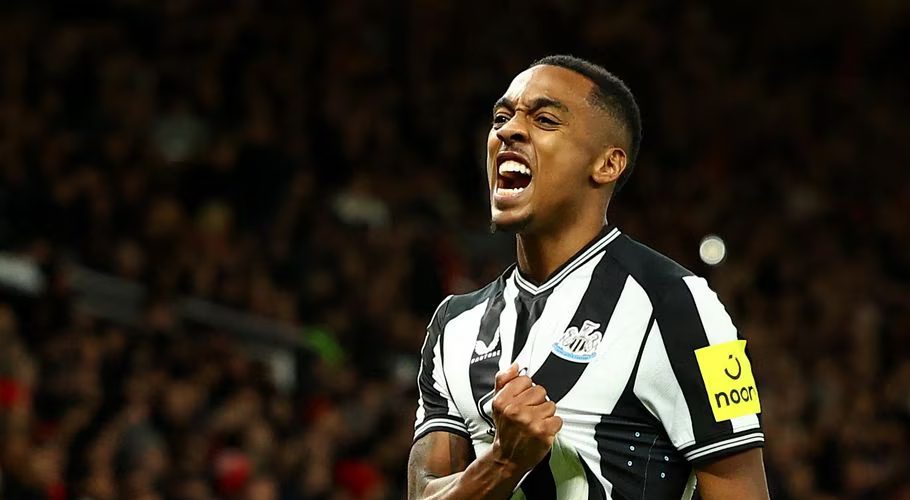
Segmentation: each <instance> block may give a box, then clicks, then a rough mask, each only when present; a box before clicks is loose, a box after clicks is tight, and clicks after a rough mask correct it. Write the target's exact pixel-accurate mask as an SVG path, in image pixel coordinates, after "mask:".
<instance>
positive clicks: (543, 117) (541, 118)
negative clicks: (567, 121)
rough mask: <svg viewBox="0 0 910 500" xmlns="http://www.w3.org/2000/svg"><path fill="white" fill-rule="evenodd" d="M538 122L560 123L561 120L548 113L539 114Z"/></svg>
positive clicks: (545, 123) (546, 123)
mask: <svg viewBox="0 0 910 500" xmlns="http://www.w3.org/2000/svg"><path fill="white" fill-rule="evenodd" d="M537 122H538V123H542V124H544V125H551V126H552V125H559V122H558V121H556V120H555V119H553V118H551V117H549V116H547V115H539V116H538V117H537Z"/></svg>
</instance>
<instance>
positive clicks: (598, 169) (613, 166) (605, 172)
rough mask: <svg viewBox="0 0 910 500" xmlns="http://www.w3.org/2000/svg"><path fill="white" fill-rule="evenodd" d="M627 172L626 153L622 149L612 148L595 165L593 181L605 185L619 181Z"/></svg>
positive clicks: (592, 175)
mask: <svg viewBox="0 0 910 500" xmlns="http://www.w3.org/2000/svg"><path fill="white" fill-rule="evenodd" d="M625 170H626V152H625V150H623V149H622V148H617V147H610V148H607V150H606V151H604V153H603V155H601V157H600V158H599V159H598V161H597V163H596V164H595V165H594V172H592V173H591V180H593V181H594V182H595V183H597V184H600V185H603V184H609V183H611V182H614V181H616V179H619V176H620V175H622V173H623V172H624V171H625Z"/></svg>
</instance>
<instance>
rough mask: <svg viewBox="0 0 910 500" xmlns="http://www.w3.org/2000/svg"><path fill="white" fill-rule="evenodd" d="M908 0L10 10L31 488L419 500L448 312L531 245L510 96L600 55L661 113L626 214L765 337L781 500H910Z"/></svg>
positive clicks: (8, 368)
mask: <svg viewBox="0 0 910 500" xmlns="http://www.w3.org/2000/svg"><path fill="white" fill-rule="evenodd" d="M816 4H817V5H816ZM908 5H910V4H907V3H906V2H900V1H896V0H892V1H887V0H882V1H875V2H843V3H842V4H839V3H838V4H828V3H817V2H808V1H800V0H796V1H792V2H787V3H786V5H784V4H779V5H777V6H776V7H775V6H774V5H773V3H772V4H757V3H755V2H706V1H693V2H685V3H680V2H668V1H663V2H650V3H649V2H634V1H617V2H601V3H596V4H595V3H593V2H592V3H591V4H582V3H578V4H572V3H567V2H562V1H558V0H530V1H528V2H523V3H517V2H506V3H505V4H502V5H498V6H496V7H493V6H491V5H488V4H487V3H484V2H469V1H461V0H412V1H409V2H408V1H393V2H368V3H367V4H361V3H354V2H350V1H337V2H326V3H316V2H293V1H259V2H256V1H236V2H216V1H214V0H212V1H202V0H199V1H195V0H166V1H160V2H158V1H143V0H119V1H110V2H101V1H85V2H48V1H24V0H23V1H7V2H4V3H3V7H2V8H0V248H2V251H3V252H2V254H0V283H2V285H0V290H2V291H0V496H2V498H6V499H20V498H21V499H24V498H29V499H31V498H53V499H63V498H73V499H75V498H92V499H113V498H131V499H152V498H179V499H204V498H232V499H233V498H237V499H272V498H281V499H296V498H301V499H334V500H340V499H350V498H354V499H360V498H363V499H373V498H401V497H402V495H403V493H402V491H403V490H402V488H403V487H404V478H405V474H404V467H405V463H406V458H407V453H408V449H409V446H410V438H411V432H412V427H411V426H412V422H413V412H414V406H415V387H414V377H415V370H416V362H417V353H418V349H419V346H420V343H421V341H422V337H423V331H424V326H425V323H426V321H427V319H428V317H429V314H430V313H431V312H432V310H433V308H434V306H435V305H436V304H437V302H438V301H439V300H440V299H441V298H442V297H444V296H445V295H446V294H448V293H454V292H458V291H464V290H467V289H470V288H472V287H474V286H476V285H478V284H480V283H484V282H485V281H486V280H489V279H491V278H492V277H494V276H495V275H496V274H497V273H498V272H499V271H500V270H501V269H502V267H503V266H504V265H505V264H506V263H507V262H509V260H510V257H511V253H512V248H511V245H510V239H509V238H508V237H504V236H490V235H488V234H487V232H486V226H487V224H486V217H487V207H486V201H485V200H486V193H485V191H484V190H485V186H484V180H483V174H482V170H481V165H482V163H481V161H482V154H483V147H482V145H483V138H484V136H485V133H486V130H487V127H488V125H489V109H490V106H491V103H492V102H493V101H494V100H495V98H496V97H498V96H499V95H500V93H501V92H502V91H503V90H504V89H505V88H506V86H507V85H508V82H509V81H510V79H511V77H512V76H513V75H514V74H515V73H516V72H518V71H520V70H521V69H522V68H523V67H525V66H526V65H527V64H528V63H529V62H530V61H531V60H533V59H535V58H537V57H540V56H542V55H546V54H549V53H558V52H571V53H574V54H576V55H580V56H583V57H589V58H591V59H593V60H595V61H596V62H599V63H602V64H604V65H605V66H606V67H607V68H608V69H610V70H612V71H614V72H616V73H617V74H618V75H620V76H621V77H622V78H624V79H625V80H626V81H627V83H628V84H629V85H630V86H631V88H632V89H633V91H634V92H635V93H636V95H637V97H638V99H639V103H640V105H641V108H642V111H643V117H644V124H645V139H644V144H643V152H642V155H641V160H640V163H639V166H638V168H637V171H636V172H635V175H634V176H633V177H632V180H631V182H630V184H629V185H628V186H627V187H626V189H625V190H624V191H623V192H622V193H621V194H620V195H619V197H618V199H617V200H616V201H615V203H614V206H613V208H612V210H613V212H612V215H611V219H612V222H615V223H617V224H618V225H619V226H620V227H622V228H623V229H624V230H625V231H626V232H628V233H630V234H632V235H634V236H636V237H637V238H639V239H640V240H642V241H644V242H645V243H648V244H649V245H651V246H654V247H655V248H657V249H659V250H661V251H663V252H664V253H667V254H668V255H670V256H671V257H673V258H675V259H677V260H678V261H680V262H681V263H683V264H685V265H687V266H688V267H690V268H691V269H693V270H695V271H696V272H698V273H701V274H704V275H706V276H707V277H708V278H709V281H710V282H711V284H712V286H713V287H714V288H715V289H716V290H717V291H718V292H719V294H720V296H721V297H722V299H723V300H724V301H725V303H726V304H727V307H728V309H729V310H730V311H731V313H732V315H733V317H734V319H735V321H736V323H737V324H738V325H739V327H740V329H741V330H742V332H743V333H744V335H745V336H746V337H747V338H748V339H749V342H750V346H751V352H752V356H753V357H754V359H755V362H754V366H755V371H756V373H757V378H758V379H759V381H760V384H761V388H762V407H763V409H764V421H765V425H766V428H767V436H768V445H767V447H766V450H765V457H766V462H767V468H768V476H769V481H770V484H771V488H772V496H773V498H776V499H827V498H857V499H860V498H876V499H879V498H910V480H908V477H910V475H908V472H910V458H908V456H910V454H908V452H907V449H908V446H907V445H908V439H910V434H908V431H910V427H908V426H910V359H908V357H907V356H906V354H905V353H906V352H907V351H908V347H910V346H908V344H910V337H908V336H907V332H908V329H910V315H908V314H907V311H908V310H910V287H908V281H910V279H908V278H910V259H908V257H907V249H908V248H910V224H908V215H907V214H910V183H907V182H906V180H905V179H906V176H905V168H906V159H907V158H908V157H910V146H908V145H910V140H908V139H910V120H907V118H906V113H907V109H908V104H910V98H908V95H910V94H908V92H907V89H908V88H910V70H908V68H910V65H908V64H907V62H908V59H907V57H908V52H907V51H908V47H910V22H908V19H910V8H908ZM709 233H716V234H719V235H720V236H721V237H723V238H724V239H725V241H726V243H727V248H728V256H727V260H726V261H725V262H724V263H723V264H721V265H720V266H717V267H714V268H709V267H707V266H705V265H704V264H702V263H701V262H700V261H699V259H698V254H697V247H698V242H699V240H700V239H701V238H702V237H703V236H704V235H706V234H709Z"/></svg>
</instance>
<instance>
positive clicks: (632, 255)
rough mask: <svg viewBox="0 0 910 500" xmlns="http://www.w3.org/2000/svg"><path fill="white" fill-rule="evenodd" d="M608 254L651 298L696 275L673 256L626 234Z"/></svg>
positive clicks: (619, 238)
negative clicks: (672, 257) (668, 255)
mask: <svg viewBox="0 0 910 500" xmlns="http://www.w3.org/2000/svg"><path fill="white" fill-rule="evenodd" d="M607 253H608V255H609V256H610V257H611V258H612V259H613V261H614V262H615V263H616V264H618V265H619V266H621V267H622V268H623V269H625V270H626V272H628V273H629V275H630V276H631V277H632V278H633V279H634V280H635V281H636V282H637V283H638V284H639V285H640V286H641V287H642V288H644V290H645V291H646V292H647V293H648V295H649V296H650V297H651V300H652V301H654V300H655V299H659V298H660V297H662V296H663V295H664V294H665V293H666V292H667V291H668V290H670V289H672V288H674V287H676V286H678V285H679V284H681V283H682V279H683V278H688V277H695V273H693V272H692V271H690V270H688V269H686V268H685V267H683V266H682V265H680V264H679V263H677V262H676V261H674V260H673V259H671V258H669V257H667V256H666V255H664V254H662V253H660V252H658V251H656V250H654V249H652V248H650V247H648V246H647V245H644V244H642V243H640V242H638V241H636V240H634V239H633V238H631V237H629V236H628V235H626V234H625V233H623V234H621V235H620V236H619V237H618V238H616V241H614V242H613V243H612V244H611V245H610V246H609V247H607Z"/></svg>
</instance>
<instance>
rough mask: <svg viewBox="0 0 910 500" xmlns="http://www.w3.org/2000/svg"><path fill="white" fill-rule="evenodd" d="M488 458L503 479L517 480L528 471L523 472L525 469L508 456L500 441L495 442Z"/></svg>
mask: <svg viewBox="0 0 910 500" xmlns="http://www.w3.org/2000/svg"><path fill="white" fill-rule="evenodd" d="M488 457H489V459H490V463H491V465H492V466H493V467H494V468H495V469H496V471H497V473H498V474H499V475H500V476H501V477H502V478H513V477H515V478H516V479H519V478H521V476H523V475H524V474H525V473H526V472H527V470H523V468H522V467H521V466H520V465H519V464H518V463H516V462H515V460H514V457H512V456H508V455H506V453H505V450H503V448H502V446H500V444H499V440H498V439H496V440H494V441H493V446H491V447H490V451H489V453H488Z"/></svg>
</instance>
